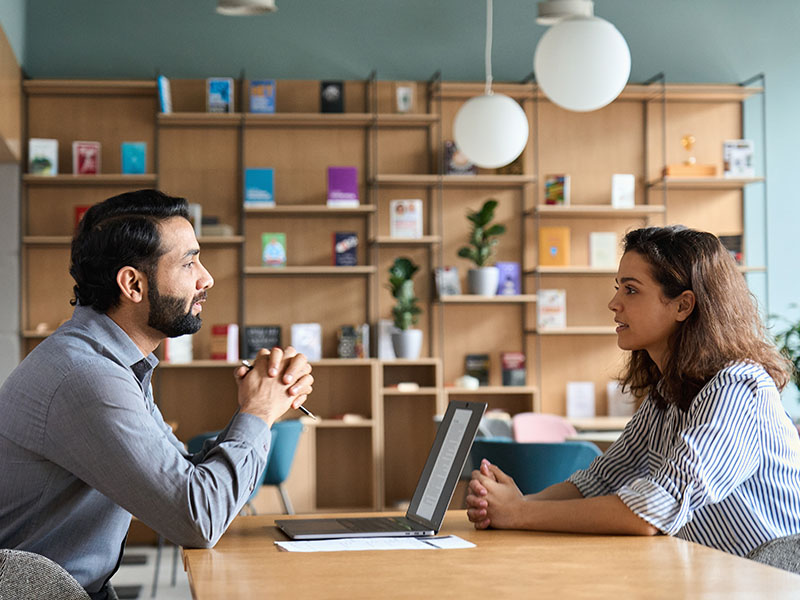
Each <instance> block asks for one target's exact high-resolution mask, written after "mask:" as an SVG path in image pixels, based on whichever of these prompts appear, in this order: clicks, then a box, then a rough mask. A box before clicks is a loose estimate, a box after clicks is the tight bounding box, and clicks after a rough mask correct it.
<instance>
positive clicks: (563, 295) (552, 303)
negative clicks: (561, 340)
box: [536, 289, 567, 331]
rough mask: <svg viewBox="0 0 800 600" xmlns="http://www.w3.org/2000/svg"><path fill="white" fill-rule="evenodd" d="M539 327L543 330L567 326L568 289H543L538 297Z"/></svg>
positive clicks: (537, 313) (537, 315)
mask: <svg viewBox="0 0 800 600" xmlns="http://www.w3.org/2000/svg"><path fill="white" fill-rule="evenodd" d="M536 317H537V328H538V329H539V330H541V331H548V330H553V329H565V328H566V327H567V290H552V289H541V290H539V293H538V295H537V298H536Z"/></svg>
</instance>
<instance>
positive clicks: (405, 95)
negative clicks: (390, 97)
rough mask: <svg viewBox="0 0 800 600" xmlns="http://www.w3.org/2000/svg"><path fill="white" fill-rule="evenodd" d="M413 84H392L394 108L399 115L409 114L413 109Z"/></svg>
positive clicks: (407, 82)
mask: <svg viewBox="0 0 800 600" xmlns="http://www.w3.org/2000/svg"><path fill="white" fill-rule="evenodd" d="M414 87H415V85H414V82H413V81H397V82H395V84H394V93H395V108H396V109H397V112H399V113H409V112H411V109H412V108H413V107H414Z"/></svg>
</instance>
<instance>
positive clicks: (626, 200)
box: [611, 173, 636, 208]
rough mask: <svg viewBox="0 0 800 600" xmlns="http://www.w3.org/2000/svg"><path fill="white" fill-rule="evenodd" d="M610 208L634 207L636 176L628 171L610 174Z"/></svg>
mask: <svg viewBox="0 0 800 600" xmlns="http://www.w3.org/2000/svg"><path fill="white" fill-rule="evenodd" d="M611 206H612V208H634V207H635V206H636V176H635V175H632V174H630V173H614V174H613V175H612V176H611Z"/></svg>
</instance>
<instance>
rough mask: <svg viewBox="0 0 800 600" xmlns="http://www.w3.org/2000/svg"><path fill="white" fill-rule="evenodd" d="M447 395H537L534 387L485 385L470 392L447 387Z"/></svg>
mask: <svg viewBox="0 0 800 600" xmlns="http://www.w3.org/2000/svg"><path fill="white" fill-rule="evenodd" d="M444 392H445V394H447V395H448V396H499V395H519V394H536V387H534V386H515V385H502V386H501V385H485V386H481V387H479V388H478V389H475V390H470V389H467V388H456V387H446V388H444Z"/></svg>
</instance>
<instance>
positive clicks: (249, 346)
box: [244, 325, 281, 359]
mask: <svg viewBox="0 0 800 600" xmlns="http://www.w3.org/2000/svg"><path fill="white" fill-rule="evenodd" d="M275 346H281V326H280V325H246V326H245V328H244V354H245V357H246V358H249V359H253V358H255V356H256V354H258V351H259V350H261V349H262V348H266V349H267V350H270V349H272V348H274V347H275Z"/></svg>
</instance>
